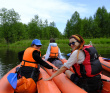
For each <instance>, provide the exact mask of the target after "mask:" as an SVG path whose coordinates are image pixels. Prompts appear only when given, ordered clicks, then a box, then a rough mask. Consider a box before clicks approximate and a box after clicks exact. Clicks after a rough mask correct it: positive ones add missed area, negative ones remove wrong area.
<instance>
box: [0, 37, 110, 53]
mask: <svg viewBox="0 0 110 93" xmlns="http://www.w3.org/2000/svg"><path fill="white" fill-rule="evenodd" d="M84 40H85V44H90V41H91V42H92V44H93V46H95V47H96V49H105V50H106V49H110V38H109V39H108V38H95V39H84ZM31 42H32V40H22V41H18V42H15V43H12V44H9V45H7V44H6V42H1V43H0V47H8V48H11V49H16V48H17V49H18V48H24V49H25V48H26V47H29V46H30V45H31ZM41 43H42V44H43V46H42V49H47V47H48V44H49V40H41ZM56 43H57V44H58V46H59V47H60V49H61V51H64V50H65V49H70V47H69V46H68V43H69V40H68V39H59V40H56ZM65 51H66V50H65Z"/></svg>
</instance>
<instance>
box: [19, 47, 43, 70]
mask: <svg viewBox="0 0 110 93" xmlns="http://www.w3.org/2000/svg"><path fill="white" fill-rule="evenodd" d="M35 50H37V51H38V52H39V54H40V56H41V52H40V51H39V50H38V49H35V48H32V47H29V48H27V49H26V50H25V51H24V55H23V60H22V63H21V66H29V67H35V68H38V64H37V63H36V61H35V60H34V59H33V57H32V53H33V51H35Z"/></svg>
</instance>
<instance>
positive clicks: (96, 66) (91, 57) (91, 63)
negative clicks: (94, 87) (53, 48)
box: [73, 45, 102, 77]
mask: <svg viewBox="0 0 110 93" xmlns="http://www.w3.org/2000/svg"><path fill="white" fill-rule="evenodd" d="M83 51H84V53H85V60H84V61H83V63H82V64H77V63H75V64H74V65H73V69H74V71H75V72H76V73H77V74H78V76H79V77H94V76H96V75H99V74H100V73H101V71H102V66H101V63H100V61H99V59H98V53H97V50H96V49H95V47H93V46H92V45H86V46H84V47H83Z"/></svg>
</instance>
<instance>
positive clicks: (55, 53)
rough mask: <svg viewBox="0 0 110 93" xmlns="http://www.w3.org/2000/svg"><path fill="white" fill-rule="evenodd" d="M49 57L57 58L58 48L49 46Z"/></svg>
mask: <svg viewBox="0 0 110 93" xmlns="http://www.w3.org/2000/svg"><path fill="white" fill-rule="evenodd" d="M50 57H51V58H57V57H58V46H56V47H53V46H51V50H50Z"/></svg>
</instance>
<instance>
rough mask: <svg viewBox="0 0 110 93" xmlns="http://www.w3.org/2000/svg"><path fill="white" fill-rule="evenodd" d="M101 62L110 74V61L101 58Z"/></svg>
mask: <svg viewBox="0 0 110 93" xmlns="http://www.w3.org/2000/svg"><path fill="white" fill-rule="evenodd" d="M99 60H100V62H101V65H102V68H103V69H104V70H106V71H108V72H110V59H108V60H107V58H103V57H99Z"/></svg>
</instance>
